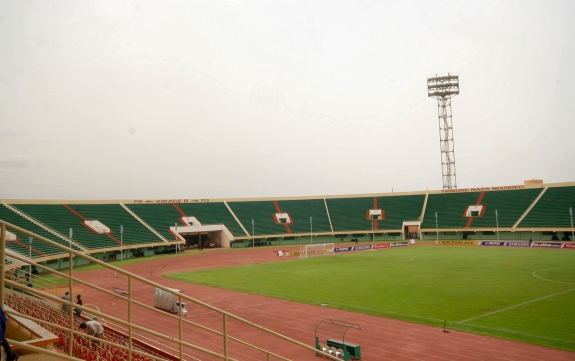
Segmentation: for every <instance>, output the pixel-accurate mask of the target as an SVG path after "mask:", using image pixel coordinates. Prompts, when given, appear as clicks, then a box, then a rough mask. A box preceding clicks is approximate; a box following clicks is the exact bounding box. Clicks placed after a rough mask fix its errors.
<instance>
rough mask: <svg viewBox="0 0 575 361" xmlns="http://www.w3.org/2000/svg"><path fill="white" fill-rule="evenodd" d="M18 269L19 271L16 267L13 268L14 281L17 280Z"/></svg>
mask: <svg viewBox="0 0 575 361" xmlns="http://www.w3.org/2000/svg"><path fill="white" fill-rule="evenodd" d="M19 271H20V270H19V269H18V268H14V281H17V280H18V272H19Z"/></svg>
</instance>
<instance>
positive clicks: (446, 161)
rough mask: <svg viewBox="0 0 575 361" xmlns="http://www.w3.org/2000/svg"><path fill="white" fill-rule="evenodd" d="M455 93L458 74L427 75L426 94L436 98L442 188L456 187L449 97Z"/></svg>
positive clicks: (457, 92) (456, 92)
mask: <svg viewBox="0 0 575 361" xmlns="http://www.w3.org/2000/svg"><path fill="white" fill-rule="evenodd" d="M457 94H459V75H457V74H450V73H447V74H435V75H430V76H428V77H427V96H428V97H430V98H436V99H437V114H438V117H439V144H440V148H441V170H442V172H443V189H457V177H456V175H455V147H454V142H453V123H452V120H451V98H452V97H454V96H456V95H457Z"/></svg>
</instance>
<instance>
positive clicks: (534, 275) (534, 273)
mask: <svg viewBox="0 0 575 361" xmlns="http://www.w3.org/2000/svg"><path fill="white" fill-rule="evenodd" d="M550 269H560V268H545V269H540V270H537V271H534V272H533V277H536V278H539V279H540V280H543V281H549V282H556V283H565V284H568V285H575V283H573V282H563V281H554V280H550V279H547V278H543V277H539V276H537V275H536V273H537V272H541V271H547V270H550Z"/></svg>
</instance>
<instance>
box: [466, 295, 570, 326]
mask: <svg viewBox="0 0 575 361" xmlns="http://www.w3.org/2000/svg"><path fill="white" fill-rule="evenodd" d="M571 291H575V288H571V289H570V290H567V291H563V292H558V293H554V294H552V295H549V296H545V297H541V298H537V299H534V300H531V301H527V302H523V303H520V304H517V305H514V306H510V307H506V308H502V309H500V310H498V311H493V312H489V313H486V314H484V315H481V316H477V317H472V318H468V319H467V320H463V321H459V322H457V323H463V322H467V321H471V320H475V319H478V318H481V317H485V316H489V315H492V314H494V313H498V312H501V311H506V310H509V309H511V308H515V307H518V306H523V305H526V304H528V303H531V302H535V301H540V300H543V299H545V298H549V297H553V296H557V295H560V294H563V293H568V292H571Z"/></svg>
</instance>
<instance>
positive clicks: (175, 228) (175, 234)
mask: <svg viewBox="0 0 575 361" xmlns="http://www.w3.org/2000/svg"><path fill="white" fill-rule="evenodd" d="M174 230H175V232H174V236H176V254H178V222H176V223H174Z"/></svg>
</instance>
